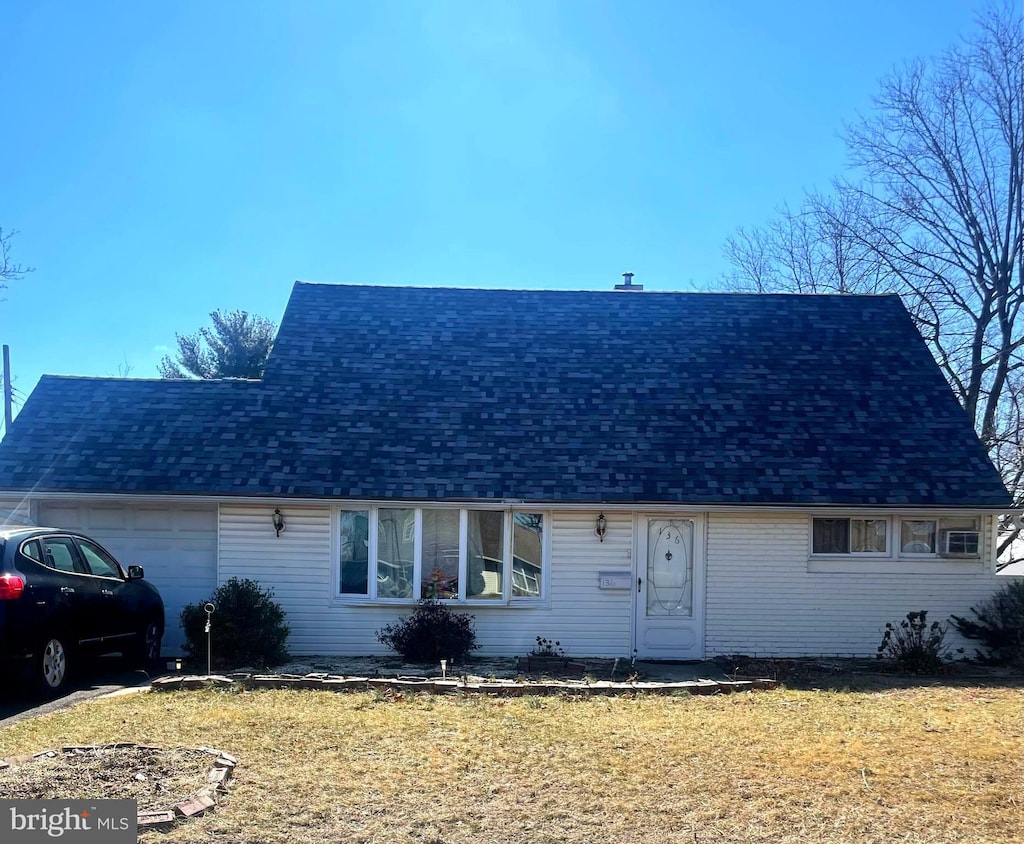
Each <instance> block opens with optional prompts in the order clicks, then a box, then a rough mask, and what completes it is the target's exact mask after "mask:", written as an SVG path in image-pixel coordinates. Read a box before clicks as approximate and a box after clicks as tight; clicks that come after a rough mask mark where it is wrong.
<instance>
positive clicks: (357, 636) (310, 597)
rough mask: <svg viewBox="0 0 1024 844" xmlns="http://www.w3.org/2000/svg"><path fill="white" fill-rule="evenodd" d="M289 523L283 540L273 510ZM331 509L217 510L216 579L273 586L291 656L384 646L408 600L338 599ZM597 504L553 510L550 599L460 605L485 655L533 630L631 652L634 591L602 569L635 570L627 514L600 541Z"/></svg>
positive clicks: (531, 640)
mask: <svg viewBox="0 0 1024 844" xmlns="http://www.w3.org/2000/svg"><path fill="white" fill-rule="evenodd" d="M274 506H280V508H281V512H282V514H283V515H284V517H285V521H286V522H287V527H286V529H285V530H284V531H283V532H282V533H281V536H280V538H278V537H276V536H275V535H274V530H273V526H272V525H271V522H270V514H271V513H272V512H273V508H274ZM331 509H332V508H331V507H329V506H327V505H323V506H320V505H308V504H302V505H300V504H294V505H291V504H287V503H286V502H284V503H280V502H278V503H275V504H273V505H267V504H263V505H248V504H246V505H234V504H232V505H228V504H223V505H221V508H220V575H219V576H220V582H221V583H223V582H224V581H226V580H227V579H228V578H230V577H233V576H235V577H249V578H253V579H255V580H258V581H259V582H260V583H262V584H264V585H265V586H269V587H271V588H273V590H274V594H275V598H276V599H277V600H278V601H279V602H280V604H281V606H282V607H283V608H284V610H285V612H286V613H287V620H288V624H290V625H291V628H292V634H291V637H290V639H289V643H288V645H289V648H290V650H291V652H292V653H293V654H295V655H312V654H349V655H364V654H383V653H387V652H388V651H387V649H386V648H384V647H383V646H382V645H381V644H380V643H379V642H378V641H377V640H376V636H375V633H376V631H377V630H379V629H380V628H381V627H383V626H384V625H386V624H390V623H392V622H394V621H395V620H397V619H398V618H400V617H402V616H403V615H406V614H408V612H409V611H410V609H411V605H408V606H386V605H380V604H377V605H362V606H352V605H350V604H346V603H345V602H344V601H342V600H339V599H337V598H335V597H333V596H334V591H335V589H336V588H337V583H336V580H335V578H334V573H333V568H332V566H333V565H334V561H335V560H336V559H337V558H336V556H335V555H334V554H333V553H332V549H333V547H334V543H335V541H336V540H337V539H338V537H335V536H332V524H331ZM597 513H598V511H596V510H595V511H594V512H593V513H589V512H586V513H583V512H580V513H576V512H573V513H559V512H554V513H552V514H551V560H552V565H551V575H550V577H551V580H550V587H551V588H550V600H545V601H542V602H541V603H539V604H537V603H532V604H529V605H515V604H513V605H511V606H506V605H502V606H495V607H487V606H472V607H458V606H456V605H453V607H452V609H453V610H454V611H455V612H466V613H470V614H471V615H473V616H475V618H476V629H477V639H478V641H479V643H480V645H481V650H480V651H479V653H481V654H488V655H496V656H500V655H506V656H516V655H523V654H525V653H527V652H528V651H529V650H530V649H531V648H532V647H533V646H534V645H535V639H536V637H537V636H545V637H547V638H549V639H558V640H559V641H561V643H562V647H563V648H564V649H565V651H566V653H568V654H569V655H571V656H613V657H625V656H627V655H628V654H629V652H630V650H631V644H630V635H631V634H630V617H631V615H630V614H631V601H632V591H631V590H628V589H621V590H601V589H599V588H598V573H599V572H600V571H606V570H625V571H631V570H632V553H633V535H632V524H633V521H632V516H631V514H628V513H625V514H618V515H615V516H609V517H608V533H607V535H606V536H605V540H604V542H600V541H599V540H598V538H597V537H596V536H595V535H594V523H595V521H596V519H597Z"/></svg>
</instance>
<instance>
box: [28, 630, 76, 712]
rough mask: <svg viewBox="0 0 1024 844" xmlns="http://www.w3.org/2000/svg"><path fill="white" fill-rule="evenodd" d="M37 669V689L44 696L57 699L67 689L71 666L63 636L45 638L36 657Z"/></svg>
mask: <svg viewBox="0 0 1024 844" xmlns="http://www.w3.org/2000/svg"><path fill="white" fill-rule="evenodd" d="M35 668H36V670H35V680H36V687H37V688H38V690H39V691H40V692H41V693H42V694H44V695H46V696H47V697H56V696H57V695H59V694H60V693H61V692H63V691H64V690H65V689H66V688H67V685H68V678H69V676H70V674H69V669H70V664H69V662H68V647H67V644H66V640H65V639H64V637H63V636H60V635H51V636H46V637H44V639H43V641H42V642H41V644H40V648H39V653H38V654H37V655H36V662H35Z"/></svg>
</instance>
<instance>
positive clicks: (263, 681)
mask: <svg viewBox="0 0 1024 844" xmlns="http://www.w3.org/2000/svg"><path fill="white" fill-rule="evenodd" d="M776 686H777V683H776V681H775V680H767V679H751V680H685V681H680V682H671V683H670V682H664V683H661V682H641V681H637V682H632V683H630V682H621V683H618V682H613V681H611V680H595V681H593V682H587V681H586V680H523V679H517V680H489V679H484V678H479V677H456V678H429V677H346V676H341V675H332V674H305V675H299V674H230V675H226V676H224V675H217V674H212V675H187V676H169V677H158V678H157V679H156V680H154V681H153V683H152V686H151V688H152V689H153V691H157V692H172V691H179V690H186V691H189V690H194V689H225V690H230V689H243V690H251V689H304V690H306V689H308V690H313V691H325V692H351V691H367V690H370V689H376V690H379V691H383V690H389V691H391V692H430V693H433V694H463V695H470V694H476V695H481V694H482V695H497V696H504V697H520V696H523V695H557V694H564V695H578V696H588V695H624V694H634V693H637V692H643V693H646V694H662V695H667V694H680V693H688V694H691V695H716V694H730V693H732V692H751V691H755V690H762V689H774V688H775V687H776Z"/></svg>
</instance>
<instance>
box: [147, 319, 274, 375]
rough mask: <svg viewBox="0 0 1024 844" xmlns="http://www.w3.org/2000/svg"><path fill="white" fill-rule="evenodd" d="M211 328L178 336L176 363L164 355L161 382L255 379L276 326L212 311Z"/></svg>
mask: <svg viewBox="0 0 1024 844" xmlns="http://www.w3.org/2000/svg"><path fill="white" fill-rule="evenodd" d="M210 320H211V321H212V323H213V326H212V327H209V328H200V329H199V331H198V332H197V333H195V334H178V335H176V337H177V342H178V359H177V360H173V359H172V358H171V357H170V356H169V355H165V356H164V359H163V360H162V361H160V364H159V366H158V369H159V371H160V375H161V377H163V378H189V377H194V378H259V377H260V376H261V375H262V374H263V367H264V366H265V365H266V363H267V358H268V357H269V355H270V348H271V346H272V345H273V343H274V334H275V333H276V330H277V329H276V326H275V325H274V323H272V322H271V321H270V320H268V319H264V318H263V317H260V316H253V315H251V314H249V313H247V312H246V311H227V312H222V311H213V313H211V314H210Z"/></svg>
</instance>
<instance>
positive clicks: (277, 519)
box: [270, 507, 284, 536]
mask: <svg viewBox="0 0 1024 844" xmlns="http://www.w3.org/2000/svg"><path fill="white" fill-rule="evenodd" d="M270 520H271V521H272V522H273V523H274V530H276V531H277V535H278V536H280V535H281V531H283V530H284V516H282V515H281V511H280V510H278V509H277V508H276V507H275V508H274V515H273V516H271V517H270Z"/></svg>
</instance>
